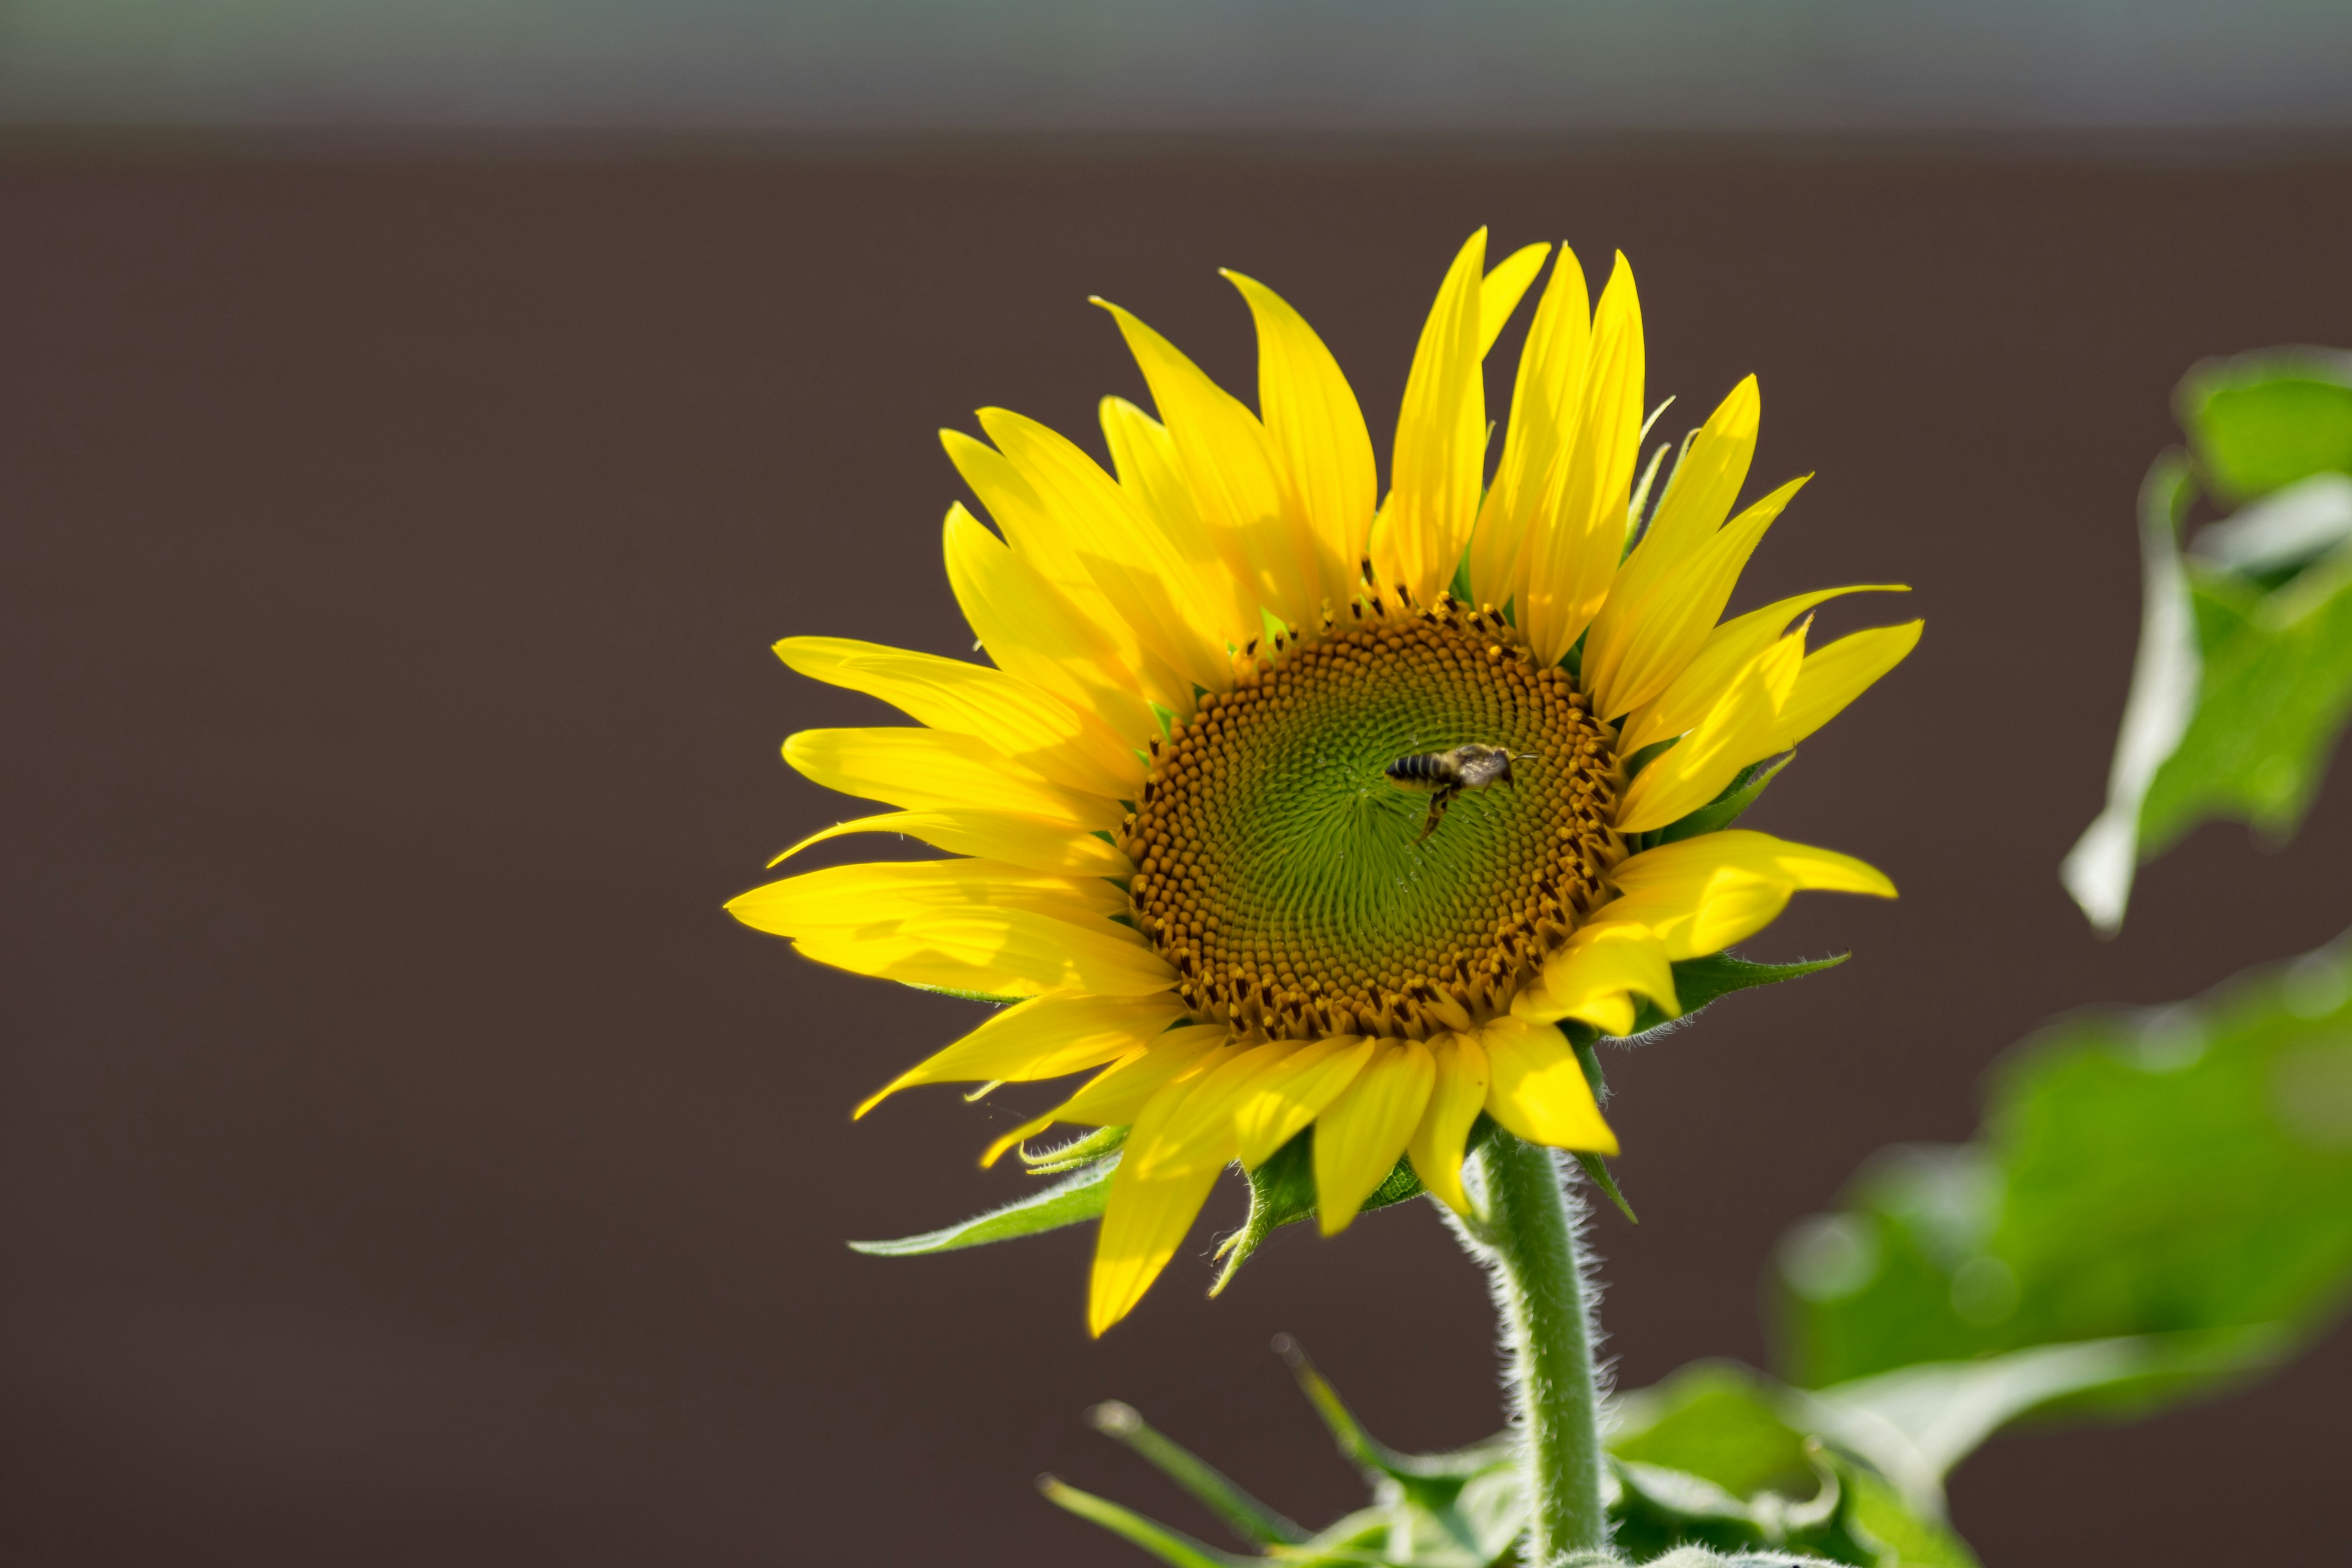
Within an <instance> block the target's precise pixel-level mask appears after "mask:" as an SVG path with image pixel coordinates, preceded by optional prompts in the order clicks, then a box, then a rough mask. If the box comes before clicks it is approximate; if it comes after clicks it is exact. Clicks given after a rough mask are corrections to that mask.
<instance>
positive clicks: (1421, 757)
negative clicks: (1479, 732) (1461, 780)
mask: <svg viewBox="0 0 2352 1568" xmlns="http://www.w3.org/2000/svg"><path fill="white" fill-rule="evenodd" d="M1384 771H1385V772H1386V773H1388V776H1389V777H1391V778H1392V779H1394V780H1396V781H1397V782H1398V783H1399V784H1444V783H1447V782H1449V781H1450V780H1451V779H1452V778H1453V776H1454V765H1453V763H1452V761H1451V760H1450V759H1449V758H1448V757H1447V756H1446V754H1445V753H1444V752H1415V753H1414V754H1413V755H1412V756H1410V757H1399V758H1398V759H1397V760H1396V761H1395V762H1392V763H1390V764H1389V765H1388V767H1387V768H1386V769H1385V770H1384Z"/></svg>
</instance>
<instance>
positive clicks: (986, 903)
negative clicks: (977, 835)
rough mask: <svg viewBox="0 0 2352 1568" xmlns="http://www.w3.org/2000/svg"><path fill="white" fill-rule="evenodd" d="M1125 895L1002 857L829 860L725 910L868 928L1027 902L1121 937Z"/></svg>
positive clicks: (785, 924) (772, 924)
mask: <svg viewBox="0 0 2352 1568" xmlns="http://www.w3.org/2000/svg"><path fill="white" fill-rule="evenodd" d="M1128 909H1129V901H1128V898H1127V895H1126V894H1125V893H1122V892H1120V891H1119V890H1118V889H1117V888H1116V887H1113V886H1112V885H1111V884H1110V883H1108V882H1106V881H1104V880H1103V879H1100V878H1098V877H1075V878H1074V877H1057V876H1055V875H1054V874H1053V873H1051V872H1048V871H1031V870H1027V869H1025V868H1022V867H1019V866H1012V865H1007V864H1005V863H1004V862H1003V861H1001V860H879V861H872V862H868V863H866V864H865V865H859V866H831V867H827V868H825V869H824V870H822V871H810V872H806V873H804V874H803V875H801V876H798V877H787V878H785V879H783V880H782V881H781V882H770V883H768V884H767V885H766V886H765V887H760V888H754V889H751V891H750V892H748V893H743V894H740V895H739V896H738V897H736V898H735V899H733V900H730V901H729V903H728V905H727V910H728V912H729V913H730V914H732V915H733V916H734V917H735V918H736V919H737V920H740V921H742V922H743V923H744V924H745V925H748V926H751V927H752V928H754V929H755V930H758V931H769V932H772V934H774V935H777V936H805V935H807V934H809V933H810V932H812V931H821V930H824V929H827V928H831V927H854V928H869V927H873V926H876V925H878V924H880V923H883V922H886V921H904V920H911V919H913V918H914V917H916V916H918V915H929V914H938V913H940V912H943V911H948V910H1030V911H1032V912H1034V913H1036V914H1041V915H1047V916H1051V917H1052V918H1053V919H1055V920H1060V921H1070V922H1072V923H1073V924H1076V925H1081V926H1087V925H1097V924H1099V925H1100V927H1101V929H1102V930H1103V931H1104V933H1105V934H1107V935H1111V936H1117V937H1119V938H1120V939H1121V940H1125V938H1126V936H1127V935H1129V934H1130V933H1129V928H1128V927H1126V926H1124V925H1115V924H1112V923H1111V921H1110V917H1111V916H1113V915H1118V914H1124V913H1126V912H1127V910H1128Z"/></svg>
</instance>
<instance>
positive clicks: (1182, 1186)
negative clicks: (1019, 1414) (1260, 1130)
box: [1087, 1161, 1217, 1335]
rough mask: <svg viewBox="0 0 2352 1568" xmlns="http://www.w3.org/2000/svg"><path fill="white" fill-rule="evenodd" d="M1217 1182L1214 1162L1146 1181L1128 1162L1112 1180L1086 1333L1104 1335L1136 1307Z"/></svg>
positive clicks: (1089, 1298) (1099, 1238)
mask: <svg viewBox="0 0 2352 1568" xmlns="http://www.w3.org/2000/svg"><path fill="white" fill-rule="evenodd" d="M1216 1184H1217V1170H1216V1167H1215V1166H1209V1167H1206V1168H1204V1169H1202V1170H1198V1171H1190V1172H1187V1173H1185V1174H1183V1175H1181V1176H1174V1177H1171V1178H1168V1179H1166V1180H1161V1181H1144V1180H1141V1179H1140V1178H1139V1177H1138V1176H1137V1175H1136V1174H1135V1173H1134V1167H1133V1165H1132V1163H1130V1162H1129V1161H1122V1162H1120V1164H1119V1168H1118V1171H1116V1172H1115V1173H1112V1176H1111V1179H1110V1195H1109V1199H1108V1202H1107V1204H1106V1205H1105V1206H1104V1208H1103V1216H1102V1228H1101V1230H1100V1231H1099V1232H1098V1233H1097V1237H1096V1239H1095V1267H1094V1278H1093V1279H1092V1281H1091V1282H1090V1284H1089V1286H1088V1288H1087V1332H1089V1333H1091V1334H1096V1335H1099V1334H1101V1333H1102V1332H1103V1331H1105V1330H1107V1329H1108V1328H1109V1327H1110V1326H1111V1325H1112V1324H1113V1323H1116V1322H1118V1321H1119V1320H1120V1319H1121V1318H1124V1317H1126V1316H1127V1315H1128V1313H1129V1312H1131V1311H1133V1310H1135V1304H1136V1303H1137V1302H1138V1301H1140V1300H1143V1293H1144V1292H1145V1291H1147V1290H1149V1289H1151V1282H1152V1281H1153V1280H1154V1279H1158V1278H1160V1270H1161V1269H1163V1268H1167V1267H1168V1260H1169V1259H1170V1258H1173V1257H1175V1256H1176V1248H1177V1247H1178V1245H1179V1244H1180V1243H1181V1242H1182V1241H1183V1239H1184V1233H1185V1232H1187V1231H1189V1230H1191V1229H1192V1222H1193V1220H1195V1219H1196V1218H1198V1217H1199V1216H1200V1213H1201V1205H1202V1204H1204V1203H1206V1202H1208V1201H1209V1192H1210V1189H1211V1188H1213V1187H1214V1186H1215V1185H1216Z"/></svg>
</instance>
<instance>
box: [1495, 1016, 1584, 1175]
mask: <svg viewBox="0 0 2352 1568" xmlns="http://www.w3.org/2000/svg"><path fill="white" fill-rule="evenodd" d="M1479 1044H1481V1045H1482V1046H1484V1047H1486V1060H1487V1064H1488V1066H1487V1070H1488V1072H1489V1074H1490V1075H1491V1077H1490V1080H1489V1083H1488V1087H1487V1089H1486V1111H1487V1114H1489V1115H1491V1116H1492V1117H1494V1119H1495V1120H1496V1121H1499V1122H1501V1123H1502V1124H1503V1126H1504V1127H1505V1128H1507V1129H1508V1130H1509V1131H1512V1132H1515V1133H1517V1134H1518V1136H1520V1137H1522V1138H1524V1139H1526V1140H1527V1141H1528V1142H1530V1143H1542V1144H1545V1145H1547V1146H1549V1147H1550V1148H1554V1149H1573V1150H1576V1151H1578V1152H1581V1153H1588V1154H1614V1153H1616V1152H1617V1134H1615V1133H1614V1132H1612V1131H1610V1130H1609V1124H1608V1123H1607V1122H1606V1121H1602V1120H1601V1107H1600V1106H1598V1105H1596V1104H1595V1103H1593V1099H1592V1086H1591V1084H1589V1083H1587V1082H1586V1081H1585V1079H1584V1068H1582V1067H1580V1066H1579V1065H1578V1063H1577V1059H1576V1053H1575V1052H1574V1051H1573V1050H1571V1049H1570V1048H1569V1044H1568V1041H1567V1040H1565V1039H1563V1038H1562V1037H1560V1032H1559V1030H1558V1029H1556V1028H1554V1027H1553V1026H1551V1025H1549V1024H1538V1023H1530V1022H1529V1021H1528V1020H1527V1019H1525V1018H1517V1017H1504V1018H1497V1019H1496V1020H1495V1021H1494V1022H1493V1023H1492V1024H1489V1025H1487V1026H1486V1032H1485V1033H1484V1034H1482V1035H1481V1036H1480V1037H1479Z"/></svg>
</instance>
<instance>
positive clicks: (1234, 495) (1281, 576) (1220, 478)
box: [1095, 300, 1327, 625]
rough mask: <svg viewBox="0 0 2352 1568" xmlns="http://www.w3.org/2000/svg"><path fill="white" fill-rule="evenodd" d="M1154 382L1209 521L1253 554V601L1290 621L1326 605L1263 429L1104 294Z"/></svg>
mask: <svg viewBox="0 0 2352 1568" xmlns="http://www.w3.org/2000/svg"><path fill="white" fill-rule="evenodd" d="M1095 303H1096V304H1097V305H1100V306H1102V307H1103V309H1105V310H1108V311H1109V312H1110V313H1111V315H1112V316H1113V317H1114V318H1115V319H1116V320H1117V321H1118V330H1119V331H1120V333H1121V334H1122V335H1123V336H1124V337H1125V338H1126V339H1127V346H1128V350H1129V353H1133V354H1134V355H1135V363H1136V364H1137V366H1138V367H1139V369H1141V370H1142V372H1143V379H1144V381H1145V383H1146V384H1148V385H1150V388H1151V400H1152V402H1153V403H1154V404H1156V405H1158V406H1159V410H1160V423H1161V424H1163V425H1165V426H1167V428H1168V434H1169V437H1170V438H1171V440H1172V441H1173V442H1174V443H1175V447H1176V458H1177V461H1178V462H1179V463H1180V464H1181V466H1182V468H1183V470H1184V478H1185V480H1186V483H1187V485H1188V486H1189V488H1190V489H1191V490H1192V498H1193V502H1194V504H1195V505H1196V506H1198V507H1199V508H1200V511H1201V516H1202V521H1205V522H1207V523H1208V524H1209V526H1210V527H1211V528H1212V529H1214V530H1219V531H1223V534H1224V536H1225V538H1226V539H1227V540H1229V541H1230V542H1231V544H1232V546H1233V547H1234V548H1235V549H1236V550H1237V551H1238V552H1239V555H1240V558H1241V559H1242V560H1243V561H1244V563H1246V581H1247V583H1248V585H1249V587H1250V589H1251V590H1252V591H1253V592H1254V593H1255V596H1256V602H1257V603H1258V604H1259V605H1263V606H1265V608H1266V609H1269V610H1271V611H1273V612H1274V613H1275V614H1276V615H1277V616H1281V617H1282V618H1283V619H1285V620H1286V621H1288V622H1290V623H1292V624H1293V625H1306V624H1307V623H1309V622H1311V621H1312V620H1313V619H1314V618H1315V617H1316V616H1318V615H1319V614H1320V613H1321V606H1322V603H1323V597H1324V595H1325V593H1326V591H1327V590H1326V588H1325V586H1324V584H1323V574H1322V568H1321V564H1320V561H1319V557H1318V550H1317V546H1316V541H1315V539H1314V536H1313V534H1312V532H1311V531H1309V530H1308V529H1307V526H1306V523H1305V521H1304V520H1302V519H1299V518H1297V517H1295V516H1294V515H1293V514H1292V513H1291V511H1290V509H1289V505H1288V497H1287V494H1286V491H1285V489H1284V487H1283V483H1282V474H1281V470H1280V469H1279V468H1277V467H1276V459H1275V456H1274V453H1273V450H1272V448H1271V447H1270V445H1269V443H1268V442H1267V439H1266V433H1265V427H1264V426H1261V425H1260V424H1259V423H1258V420H1257V416H1255V415H1254V414H1252V413H1251V412H1250V411H1249V410H1248V409H1247V408H1246V407H1244V406H1243V405H1242V404H1241V403H1240V401H1239V400H1238V399H1236V398H1234V396H1233V395H1232V394H1230V393H1228V392H1226V391H1225V390H1224V389H1223V387H1220V386H1219V385H1217V384H1216V383H1215V382H1213V381H1211V380H1210V379H1209V378H1208V376H1207V375H1205V374H1202V371H1201V368H1200V367H1199V366H1198V365H1196V364H1194V363H1192V361H1191V360H1189V359H1186V358H1185V357H1184V356H1183V355H1182V354H1181V353H1178V352H1177V350H1176V347H1175V345H1174V344H1172V343H1171V342H1169V341H1168V340H1167V339H1166V338H1163V337H1161V336H1160V334H1159V333H1158V332H1155V331H1152V330H1151V329H1150V327H1147V326H1145V325H1144V324H1143V323H1142V322H1141V321H1138V320H1137V319H1136V318H1135V317H1134V316H1133V315H1132V314H1130V313H1129V312H1128V311H1126V310H1121V309H1120V308H1119V307H1118V306H1116V305H1113V304H1111V303H1110V302H1109V301H1108V300H1096V301H1095Z"/></svg>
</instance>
